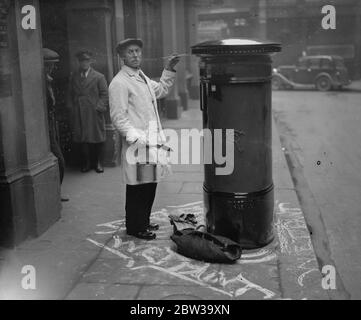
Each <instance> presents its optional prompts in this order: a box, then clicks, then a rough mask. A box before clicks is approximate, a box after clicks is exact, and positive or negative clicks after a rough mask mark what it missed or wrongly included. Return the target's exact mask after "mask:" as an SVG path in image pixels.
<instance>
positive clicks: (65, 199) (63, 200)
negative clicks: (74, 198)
mask: <svg viewBox="0 0 361 320" xmlns="http://www.w3.org/2000/svg"><path fill="white" fill-rule="evenodd" d="M60 200H61V202H68V201H69V198H68V197H64V196H61V198H60Z"/></svg>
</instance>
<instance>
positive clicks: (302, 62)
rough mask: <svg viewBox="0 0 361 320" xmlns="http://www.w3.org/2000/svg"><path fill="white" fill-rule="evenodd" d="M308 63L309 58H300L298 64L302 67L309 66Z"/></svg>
mask: <svg viewBox="0 0 361 320" xmlns="http://www.w3.org/2000/svg"><path fill="white" fill-rule="evenodd" d="M307 65H308V60H307V59H300V60H299V61H298V66H299V67H300V68H307Z"/></svg>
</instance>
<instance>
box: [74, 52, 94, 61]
mask: <svg viewBox="0 0 361 320" xmlns="http://www.w3.org/2000/svg"><path fill="white" fill-rule="evenodd" d="M75 56H76V57H77V58H78V60H80V61H82V60H91V59H92V57H93V53H91V52H90V51H89V50H81V51H78V52H77V53H76V54H75Z"/></svg>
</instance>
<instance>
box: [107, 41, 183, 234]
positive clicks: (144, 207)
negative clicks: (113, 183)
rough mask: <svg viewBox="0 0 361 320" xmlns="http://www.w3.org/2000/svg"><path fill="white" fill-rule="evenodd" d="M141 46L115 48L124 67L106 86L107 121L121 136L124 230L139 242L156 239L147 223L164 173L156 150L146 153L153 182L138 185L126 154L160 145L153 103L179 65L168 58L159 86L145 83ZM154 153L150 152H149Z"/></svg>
mask: <svg viewBox="0 0 361 320" xmlns="http://www.w3.org/2000/svg"><path fill="white" fill-rule="evenodd" d="M142 48H143V42H142V40H140V39H126V40H124V41H122V42H120V43H119V44H118V46H117V52H118V54H119V56H120V58H121V59H122V61H123V63H124V66H123V67H122V69H121V70H120V72H119V73H118V74H117V75H116V76H115V78H114V79H113V81H112V82H111V84H110V86H109V105H110V117H111V119H112V122H113V124H114V126H115V127H116V128H117V130H118V131H119V132H120V134H121V135H122V160H121V169H122V174H123V182H124V183H125V184H126V205H125V212H126V228H127V233H128V234H129V235H133V236H135V237H137V238H140V239H145V240H152V239H155V238H156V235H155V233H154V232H153V231H156V230H158V229H159V226H158V225H156V224H151V223H150V214H151V210H152V206H153V202H154V198H155V194H156V188H157V183H158V182H159V180H160V179H161V178H162V172H164V171H165V170H164V169H165V165H164V163H160V162H159V158H158V159H157V156H154V155H155V154H157V151H156V150H149V159H148V160H149V162H150V163H155V164H156V171H157V173H156V174H155V175H154V179H150V180H149V181H146V182H145V181H141V180H139V177H138V175H137V165H136V163H132V162H131V161H129V158H128V150H130V149H132V147H134V146H136V148H139V151H140V150H141V149H145V148H146V145H154V143H150V140H152V142H154V141H155V142H156V143H155V144H159V145H162V144H164V143H165V136H164V133H163V132H162V126H161V123H160V119H159V114H158V108H157V99H160V98H163V97H165V96H166V95H167V94H168V93H169V91H170V89H171V87H172V86H173V84H174V81H175V78H176V71H175V70H174V67H175V66H176V65H177V63H178V62H179V57H178V56H172V58H171V59H170V60H169V61H168V62H167V64H166V66H165V70H163V73H162V77H161V78H160V81H159V82H156V81H153V80H151V79H149V78H148V77H147V76H146V75H145V74H144V73H143V71H142V70H141V68H140V67H141V63H142ZM152 149H154V148H152Z"/></svg>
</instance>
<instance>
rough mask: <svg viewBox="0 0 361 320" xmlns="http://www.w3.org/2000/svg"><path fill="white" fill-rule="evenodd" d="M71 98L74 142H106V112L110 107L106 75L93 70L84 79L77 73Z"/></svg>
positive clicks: (71, 86)
mask: <svg viewBox="0 0 361 320" xmlns="http://www.w3.org/2000/svg"><path fill="white" fill-rule="evenodd" d="M69 98H70V99H69V107H70V110H71V122H72V133H73V141H74V142H77V143H84V142H87V143H100V142H104V141H105V139H106V134H105V112H106V111H107V107H108V85H107V81H106V80H105V77H104V75H102V74H101V73H99V72H97V71H95V70H94V69H92V68H91V69H90V71H89V74H88V76H87V77H86V79H84V78H82V77H81V73H80V72H79V71H77V72H76V73H74V74H73V75H72V77H71V80H70V97H69Z"/></svg>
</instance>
